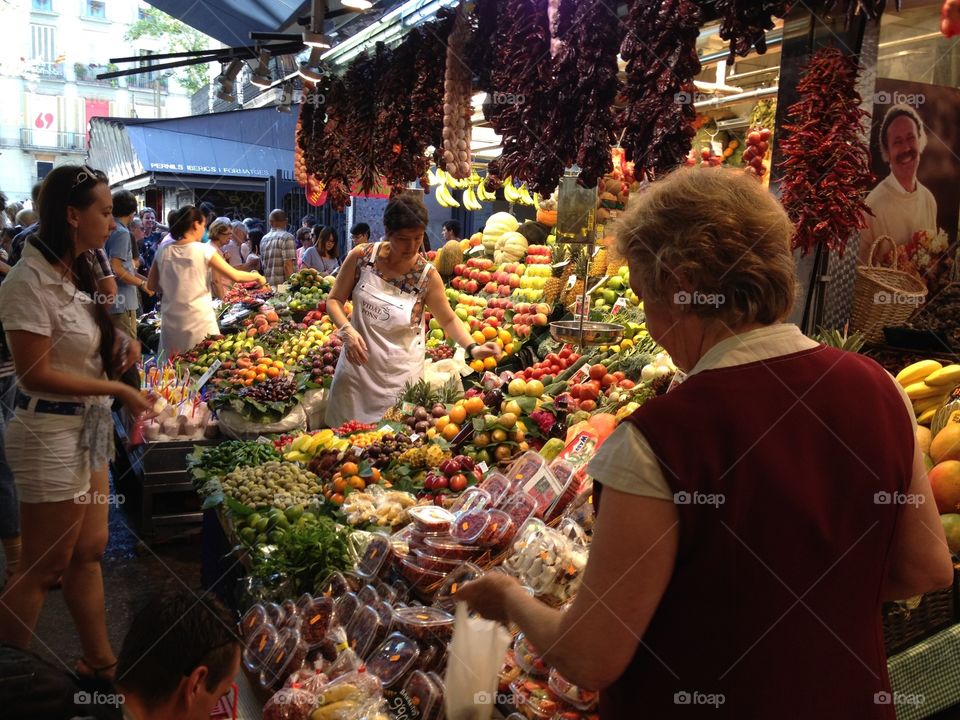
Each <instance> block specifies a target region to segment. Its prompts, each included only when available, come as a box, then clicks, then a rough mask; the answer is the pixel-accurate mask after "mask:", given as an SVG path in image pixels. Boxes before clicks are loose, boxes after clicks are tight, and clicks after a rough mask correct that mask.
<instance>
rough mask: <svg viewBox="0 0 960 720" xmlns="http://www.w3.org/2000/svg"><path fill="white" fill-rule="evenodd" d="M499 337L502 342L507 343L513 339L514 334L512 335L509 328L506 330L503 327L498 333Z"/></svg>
mask: <svg viewBox="0 0 960 720" xmlns="http://www.w3.org/2000/svg"><path fill="white" fill-rule="evenodd" d="M497 337H498V338H499V339H500V342H502V343H503V344H504V345H506V344H507V343H508V342H510V341H511V340H513V335H511V334H510V333H509V332H508V331H507V330H504V329H503V328H501V329H500V331H499V332H498V333H497Z"/></svg>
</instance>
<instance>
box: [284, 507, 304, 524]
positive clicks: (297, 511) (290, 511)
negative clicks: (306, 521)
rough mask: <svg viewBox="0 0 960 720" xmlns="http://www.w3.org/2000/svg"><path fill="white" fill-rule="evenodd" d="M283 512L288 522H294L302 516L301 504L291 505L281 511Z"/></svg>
mask: <svg viewBox="0 0 960 720" xmlns="http://www.w3.org/2000/svg"><path fill="white" fill-rule="evenodd" d="M283 514H284V515H286V517H287V520H289V521H290V522H296V521H297V520H299V519H300V518H301V517H302V516H303V505H291V506H290V507H288V508H287V509H286V510H284V511H283Z"/></svg>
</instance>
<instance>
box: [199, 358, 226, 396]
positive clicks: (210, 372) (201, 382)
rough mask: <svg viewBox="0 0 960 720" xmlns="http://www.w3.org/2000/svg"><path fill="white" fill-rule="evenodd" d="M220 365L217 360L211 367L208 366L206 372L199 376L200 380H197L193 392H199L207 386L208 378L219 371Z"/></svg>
mask: <svg viewBox="0 0 960 720" xmlns="http://www.w3.org/2000/svg"><path fill="white" fill-rule="evenodd" d="M221 364H222V363H221V362H220V361H219V360H214V361H213V365H211V366H210V369H209V370H207V371H206V372H205V373H204V374H203V375H201V376H200V379H199V380H197V384H196V385H194V386H193V391H194V392H199V391H200V388H202V387H203V386H204V385H206V384H207V382H208V381H209V380H210V378H212V377H213V375H214V373H216V372H217V370H219V369H220V365H221Z"/></svg>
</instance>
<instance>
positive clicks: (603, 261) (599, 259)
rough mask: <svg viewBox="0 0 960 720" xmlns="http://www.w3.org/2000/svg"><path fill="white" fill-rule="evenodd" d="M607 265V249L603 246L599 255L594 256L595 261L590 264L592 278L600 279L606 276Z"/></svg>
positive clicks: (598, 252)
mask: <svg viewBox="0 0 960 720" xmlns="http://www.w3.org/2000/svg"><path fill="white" fill-rule="evenodd" d="M607 264H608V260H607V247H606V245H604V244H601V245H600V249H599V250H598V251H597V254H596V255H594V256H593V261H592V262H591V263H590V277H592V278H598V277H603V276H604V275H606V274H607Z"/></svg>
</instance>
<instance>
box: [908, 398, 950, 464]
mask: <svg viewBox="0 0 960 720" xmlns="http://www.w3.org/2000/svg"><path fill="white" fill-rule="evenodd" d="M927 412H930V411H929V410H927ZM931 417H932V415H931ZM917 422H920V420H919V418H918V419H917ZM930 457H932V458H933V461H934V462H935V463H937V464H939V463H941V462H943V461H944V460H960V423H958V422H955V421H954V420H953V418H951V419H950V421H948V422H947V424H946V425H945V426H944V428H943V429H942V430H941V431H940V432H938V433H937V436H936V437H935V438H933V442H931V443H930Z"/></svg>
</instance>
